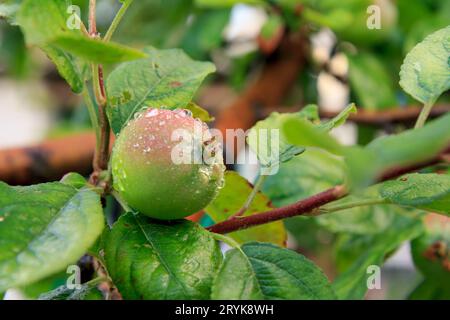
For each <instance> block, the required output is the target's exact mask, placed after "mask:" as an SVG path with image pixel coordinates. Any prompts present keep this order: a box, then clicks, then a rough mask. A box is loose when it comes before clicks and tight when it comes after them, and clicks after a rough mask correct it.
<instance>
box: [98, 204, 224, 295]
mask: <svg viewBox="0 0 450 320" xmlns="http://www.w3.org/2000/svg"><path fill="white" fill-rule="evenodd" d="M104 243H105V248H104V252H105V261H106V266H107V268H108V272H109V275H110V276H111V278H112V279H113V281H114V284H115V285H116V286H117V287H118V289H119V291H120V293H121V294H122V296H123V297H124V298H125V299H176V300H178V299H208V298H209V296H210V293H211V285H212V281H213V278H214V275H215V274H216V272H217V270H218V268H219V266H220V263H221V262H222V253H221V251H220V248H219V245H218V243H217V242H216V241H215V240H214V239H213V238H212V236H211V235H210V233H209V232H207V231H206V230H205V229H203V228H201V227H200V226H199V225H197V224H195V223H193V222H190V221H187V220H178V221H174V222H161V221H159V222H157V221H155V220H151V219H148V218H146V217H144V216H142V215H134V214H132V213H127V214H125V215H123V216H121V217H120V219H119V220H118V221H117V222H116V223H115V224H114V225H113V228H112V230H111V231H110V232H109V233H108V234H107V235H106V238H105V241H104Z"/></svg>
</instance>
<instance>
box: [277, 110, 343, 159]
mask: <svg viewBox="0 0 450 320" xmlns="http://www.w3.org/2000/svg"><path fill="white" fill-rule="evenodd" d="M283 133H284V135H285V137H286V139H287V142H288V143H291V144H293V145H295V146H301V147H317V148H321V149H324V150H327V151H329V152H331V153H334V154H337V155H340V154H342V152H343V147H342V146H341V145H340V144H339V142H338V141H337V140H336V139H334V138H333V137H332V136H330V135H329V134H328V133H327V132H326V130H324V129H323V128H320V127H319V126H315V125H313V124H312V123H311V122H309V121H307V120H304V119H293V118H289V119H286V121H285V122H284V126H283Z"/></svg>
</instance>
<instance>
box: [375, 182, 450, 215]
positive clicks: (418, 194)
mask: <svg viewBox="0 0 450 320" xmlns="http://www.w3.org/2000/svg"><path fill="white" fill-rule="evenodd" d="M380 194H381V196H382V197H384V198H386V199H388V200H389V201H391V202H393V203H396V204H399V205H404V206H412V207H417V208H421V209H425V210H428V211H433V212H440V213H445V214H450V175H446V174H431V173H430V174H418V173H414V174H409V175H405V176H403V177H401V178H399V179H397V180H393V181H387V182H385V183H383V184H382V185H381V189H380Z"/></svg>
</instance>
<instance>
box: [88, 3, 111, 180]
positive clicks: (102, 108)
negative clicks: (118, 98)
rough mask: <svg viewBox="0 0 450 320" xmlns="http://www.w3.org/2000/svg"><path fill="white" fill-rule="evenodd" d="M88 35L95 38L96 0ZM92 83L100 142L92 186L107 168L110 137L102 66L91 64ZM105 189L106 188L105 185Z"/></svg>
mask: <svg viewBox="0 0 450 320" xmlns="http://www.w3.org/2000/svg"><path fill="white" fill-rule="evenodd" d="M89 34H90V36H91V38H97V37H98V34H97V23H96V0H89ZM92 81H93V87H94V88H93V90H94V93H95V99H96V102H97V106H98V115H99V127H100V141H99V145H97V147H96V148H95V153H94V160H93V164H92V166H93V168H94V172H93V173H92V174H91V177H90V182H91V183H92V184H94V185H97V184H99V182H100V174H101V172H102V171H104V170H106V169H107V168H108V161H109V149H110V148H109V141H110V136H111V128H110V126H109V121H108V117H107V115H106V91H105V85H104V80H103V67H102V65H97V64H92ZM104 187H105V188H107V187H108V186H107V185H105V186H104Z"/></svg>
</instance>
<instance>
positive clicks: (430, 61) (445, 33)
mask: <svg viewBox="0 0 450 320" xmlns="http://www.w3.org/2000/svg"><path fill="white" fill-rule="evenodd" d="M400 85H401V86H402V88H403V90H405V91H406V92H408V93H409V94H410V95H412V96H413V97H414V98H415V99H417V100H419V101H420V102H422V103H424V104H430V103H431V104H432V103H434V101H436V99H437V98H438V97H439V96H440V95H441V94H442V93H443V92H444V91H446V90H448V89H449V88H450V26H447V27H445V28H443V29H440V30H438V31H436V32H434V33H432V34H431V35H429V36H428V37H426V38H425V40H423V41H422V42H420V43H419V44H417V45H416V46H415V47H414V48H413V49H412V50H411V52H409V53H408V55H407V56H406V57H405V60H404V62H403V65H402V67H401V69H400Z"/></svg>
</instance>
